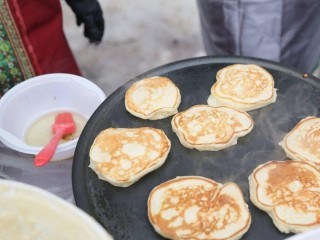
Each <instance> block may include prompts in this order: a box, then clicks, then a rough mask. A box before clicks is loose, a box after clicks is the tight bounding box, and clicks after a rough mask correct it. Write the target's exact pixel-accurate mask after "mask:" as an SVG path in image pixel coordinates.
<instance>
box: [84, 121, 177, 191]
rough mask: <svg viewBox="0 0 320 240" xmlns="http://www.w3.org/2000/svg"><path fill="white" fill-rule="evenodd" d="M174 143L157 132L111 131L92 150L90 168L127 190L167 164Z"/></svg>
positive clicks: (106, 132)
mask: <svg viewBox="0 0 320 240" xmlns="http://www.w3.org/2000/svg"><path fill="white" fill-rule="evenodd" d="M170 148H171V142H170V140H169V139H168V138H167V136H166V135H165V133H164V132H163V131H162V130H160V129H156V128H150V127H142V128H108V129H106V130H104V131H102V132H101V133H100V134H99V135H98V136H97V137H96V139H95V140H94V143H93V144H92V146H91V148H90V153H89V155H90V166H89V167H91V168H92V169H93V170H94V171H95V172H96V173H97V175H98V176H99V178H100V179H102V180H105V181H107V182H109V183H111V184H113V185H114V186H119V187H127V186H130V185H131V184H133V183H134V182H136V181H138V180H139V179H140V178H141V177H143V176H144V175H146V174H147V173H149V172H151V171H153V170H155V169H157V168H159V167H160V166H161V165H162V164H163V163H164V162H165V160H166V158H167V156H168V154H169V151H170Z"/></svg>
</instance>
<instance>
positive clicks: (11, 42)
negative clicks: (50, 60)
mask: <svg viewBox="0 0 320 240" xmlns="http://www.w3.org/2000/svg"><path fill="white" fill-rule="evenodd" d="M33 76H35V72H34V69H33V67H32V64H31V62H30V59H29V57H28V54H27V51H26V49H25V47H24V44H23V42H22V39H21V36H20V33H19V31H18V29H17V26H16V24H15V21H14V18H13V16H12V14H11V11H10V8H9V5H8V3H7V0H0V97H1V96H2V95H3V94H4V93H5V92H7V91H8V90H9V89H10V88H12V87H13V86H14V85H16V84H18V83H19V82H21V81H23V80H25V79H28V78H30V77H33Z"/></svg>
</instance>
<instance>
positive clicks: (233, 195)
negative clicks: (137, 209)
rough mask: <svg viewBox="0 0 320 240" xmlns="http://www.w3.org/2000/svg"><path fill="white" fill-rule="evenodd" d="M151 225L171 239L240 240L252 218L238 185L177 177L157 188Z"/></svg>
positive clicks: (151, 206)
mask: <svg viewBox="0 0 320 240" xmlns="http://www.w3.org/2000/svg"><path fill="white" fill-rule="evenodd" d="M148 217H149V221H150V223H151V224H152V226H153V227H154V229H155V231H156V232H158V233H159V234H160V235H162V236H163V237H165V238H169V239H185V240H188V239H190V240H191V239H192V240H198V239H199V240H200V239H202V240H203V239H206V240H211V239H232V240H236V239H240V238H241V237H242V236H243V235H244V234H245V233H246V232H247V231H248V229H249V227H250V224H251V215H250V212H249V210H248V206H247V204H246V203H245V201H244V198H243V195H242V192H241V190H240V188H239V187H238V185H236V184H235V183H226V184H224V185H222V184H221V183H217V182H215V181H213V180H211V179H208V178H204V177H199V176H185V177H178V178H175V179H173V180H169V181H167V182H164V183H162V184H160V185H158V186H157V187H155V188H154V189H153V190H152V191H151V193H150V195H149V198H148Z"/></svg>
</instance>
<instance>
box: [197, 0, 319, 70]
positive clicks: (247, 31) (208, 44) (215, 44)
mask: <svg viewBox="0 0 320 240" xmlns="http://www.w3.org/2000/svg"><path fill="white" fill-rule="evenodd" d="M198 7H199V15H200V20H201V26H202V34H203V40H204V45H205V49H206V51H207V54H208V55H241V56H251V57H259V58H264V59H269V60H273V61H278V62H282V63H284V64H286V65H288V66H291V67H294V68H296V69H298V70H300V71H304V72H311V71H312V70H313V69H314V68H315V66H316V64H317V61H318V59H319V56H320V27H319V26H320V0H198Z"/></svg>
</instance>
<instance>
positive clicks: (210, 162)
mask: <svg viewBox="0 0 320 240" xmlns="http://www.w3.org/2000/svg"><path fill="white" fill-rule="evenodd" d="M235 63H242V64H249V63H253V64H258V65H260V66H262V67H264V68H265V69H267V70H268V71H269V72H270V73H271V74H272V75H273V77H274V80H275V87H276V88H277V89H278V91H277V94H278V97H277V101H276V103H273V104H270V105H268V106H266V107H263V108H261V109H257V110H253V111H250V112H249V114H250V115H251V116H252V118H253V120H254V122H255V125H254V128H253V130H252V131H251V133H249V134H248V135H247V136H244V137H241V138H239V139H238V144H237V145H235V146H232V147H230V148H227V149H225V150H221V151H217V152H209V151H204V152H200V151H197V150H191V149H187V148H185V147H183V146H182V145H181V144H180V142H179V140H178V138H177V136H176V135H175V134H174V133H173V132H172V130H171V123H170V122H171V118H172V117H168V118H166V119H163V120H156V121H150V120H142V119H139V118H136V117H134V116H132V115H131V114H129V113H128V112H127V111H126V109H125V105H124V95H125V92H126V90H127V89H128V87H129V86H130V85H131V84H132V83H133V82H135V81H137V80H139V79H142V78H145V77H151V76H166V77H169V78H170V79H171V80H172V81H173V82H175V84H176V85H177V86H178V88H179V89H180V92H181V97H182V101H181V105H180V107H179V109H178V110H179V111H183V110H186V109H188V108H189V107H191V106H193V105H196V104H206V103H207V98H208V96H209V94H210V88H211V86H212V85H213V83H214V82H215V76H216V73H217V71H218V70H220V69H221V68H223V67H225V66H228V65H230V64H235ZM319 109H320V80H319V79H317V78H315V77H311V76H307V77H306V76H303V73H299V72H296V71H295V70H293V69H290V68H287V67H285V66H283V65H279V64H278V63H275V62H271V61H265V60H261V59H255V58H243V57H201V58H193V59H188V60H183V61H179V62H174V63H170V64H167V65H164V66H161V67H158V68H156V69H153V70H151V71H149V72H146V73H144V74H142V75H140V76H137V77H136V78H134V79H132V80H131V81H129V82H127V83H126V84H124V85H123V86H122V87H120V88H119V89H118V90H116V91H115V92H114V93H113V94H112V95H111V96H110V97H108V98H107V99H106V100H105V101H104V102H103V103H102V104H101V105H100V106H99V108H98V109H97V110H96V111H95V113H94V114H93V115H92V117H91V118H90V119H89V121H88V123H87V124H86V126H85V128H84V130H83V132H82V134H81V136H80V139H79V142H78V144H77V148H76V151H75V155H74V160H73V169H72V184H73V191H74V196H75V201H76V205H77V206H78V207H80V208H81V209H83V210H84V211H86V212H87V213H88V214H90V215H91V216H93V217H94V218H95V219H96V220H98V222H100V223H101V224H102V225H103V226H104V227H105V228H106V230H107V231H108V232H110V233H111V234H112V235H113V236H114V238H115V239H121V240H124V239H134V240H137V239H141V240H145V239H163V238H162V237H161V236H160V235H158V234H157V233H156V232H155V231H154V229H153V228H152V226H151V225H150V223H149V220H148V216H147V198H148V195H149V193H150V191H151V190H152V189H153V188H154V187H155V186H157V185H159V184H160V183H162V182H164V181H167V180H169V179H173V178H175V177H177V176H187V175H199V176H203V177H207V178H211V179H213V180H215V181H217V182H220V183H226V182H230V181H232V182H235V183H237V184H238V185H239V186H240V188H241V189H242V191H243V193H244V196H245V200H246V202H247V203H248V205H249V209H250V212H251V215H252V223H251V226H250V229H249V231H248V232H247V233H246V234H245V235H244V236H243V238H242V239H248V240H256V239H259V240H263V239H268V240H269V239H273V240H277V239H284V238H286V237H289V236H290V235H288V234H282V233H280V232H279V231H278V230H277V229H276V228H275V226H274V225H273V223H272V221H271V218H270V217H269V216H268V215H267V214H266V213H265V212H263V211H261V210H259V209H257V208H256V207H255V206H254V205H253V204H252V203H251V202H250V200H249V190H248V176H249V175H250V173H251V172H252V171H253V169H254V168H256V167H257V166H258V165H259V164H262V163H265V162H267V161H269V160H285V159H286V155H285V152H284V151H283V150H282V148H281V147H280V146H279V142H280V141H281V140H282V139H283V137H284V135H285V134H286V133H287V132H288V131H289V130H291V129H292V128H293V127H294V126H295V125H296V124H297V123H298V122H299V121H300V120H301V119H302V118H305V117H307V116H319ZM142 126H149V127H155V128H160V129H162V130H164V131H165V133H166V134H167V136H168V137H169V139H170V140H171V142H172V148H171V151H170V154H169V156H168V158H167V160H166V162H165V163H164V165H163V166H162V167H160V168H159V169H157V170H155V171H153V172H151V173H149V174H147V175H146V176H144V177H143V178H142V179H140V180H139V181H138V182H136V183H134V184H133V185H131V186H129V187H127V188H120V187H114V186H112V185H111V184H109V183H107V182H105V181H102V180H99V179H98V177H97V175H96V174H95V173H94V172H93V171H92V170H91V169H90V168H89V167H88V165H89V155H88V154H89V150H90V147H91V144H92V143H93V141H94V139H95V137H96V136H97V135H98V134H99V133H100V131H102V130H104V129H106V128H109V127H113V128H117V127H119V128H132V127H142Z"/></svg>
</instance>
